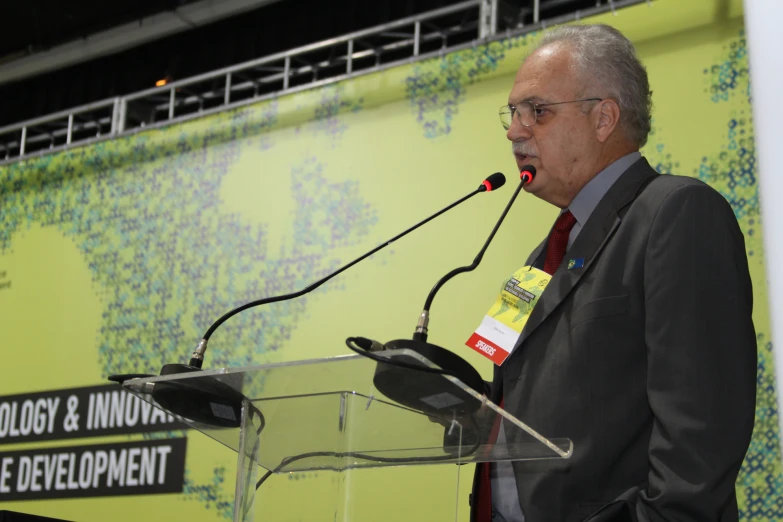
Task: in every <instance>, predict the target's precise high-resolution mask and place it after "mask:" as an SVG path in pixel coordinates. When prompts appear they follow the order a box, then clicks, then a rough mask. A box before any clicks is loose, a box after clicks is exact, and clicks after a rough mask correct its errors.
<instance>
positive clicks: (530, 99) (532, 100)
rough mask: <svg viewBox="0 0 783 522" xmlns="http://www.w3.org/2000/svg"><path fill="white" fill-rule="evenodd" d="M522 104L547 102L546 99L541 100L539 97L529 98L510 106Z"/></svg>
mask: <svg viewBox="0 0 783 522" xmlns="http://www.w3.org/2000/svg"><path fill="white" fill-rule="evenodd" d="M522 102H530V103H549V100H546V99H544V98H541V97H539V96H529V97H527V98H522V99H521V100H519V101H517V102H516V103H512V104H511V105H516V104H517V103H522Z"/></svg>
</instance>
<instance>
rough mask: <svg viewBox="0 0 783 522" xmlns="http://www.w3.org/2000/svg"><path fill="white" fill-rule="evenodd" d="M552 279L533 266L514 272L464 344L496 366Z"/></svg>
mask: <svg viewBox="0 0 783 522" xmlns="http://www.w3.org/2000/svg"><path fill="white" fill-rule="evenodd" d="M551 279H552V276H551V275H549V274H547V273H546V272H544V271H543V270H539V269H537V268H534V267H532V266H525V267H522V268H520V269H519V270H517V271H516V272H514V275H512V276H511V278H510V279H508V280H507V281H506V282H505V283H504V284H503V288H502V289H501V290H500V295H499V296H498V298H497V299H496V300H495V303H494V304H493V305H492V307H491V308H490V309H489V311H488V312H487V315H485V316H484V320H483V321H481V324H480V325H479V327H478V328H476V331H475V332H474V333H473V335H471V336H470V339H468V341H467V342H466V343H465V344H466V345H467V346H469V347H470V348H472V349H474V350H476V351H477V352H478V353H480V354H481V355H483V356H484V357H486V358H487V359H489V360H491V361H492V362H493V363H495V364H497V365H498V366H500V365H501V364H503V361H505V360H506V358H507V357H508V356H509V355H510V354H511V352H512V350H513V349H514V345H515V344H516V342H517V339H518V338H519V334H521V333H522V329H523V328H524V327H525V324H527V320H528V318H529V317H530V313H531V312H532V311H533V308H535V306H536V303H538V299H539V298H540V297H541V294H543V293H544V289H545V288H546V285H547V283H549V281H550V280H551Z"/></svg>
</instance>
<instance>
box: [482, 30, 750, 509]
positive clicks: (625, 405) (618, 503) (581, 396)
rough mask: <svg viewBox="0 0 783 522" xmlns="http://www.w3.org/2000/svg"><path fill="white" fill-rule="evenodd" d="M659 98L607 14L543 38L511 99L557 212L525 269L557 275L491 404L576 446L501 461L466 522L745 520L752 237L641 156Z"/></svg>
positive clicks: (511, 130) (511, 111) (521, 136)
mask: <svg viewBox="0 0 783 522" xmlns="http://www.w3.org/2000/svg"><path fill="white" fill-rule="evenodd" d="M650 109H651V100H650V92H649V84H648V80H647V73H646V71H645V69H644V67H643V66H642V64H641V63H640V62H639V61H638V59H637V58H636V55H635V52H634V49H633V46H632V44H631V43H630V42H629V41H628V40H627V39H626V38H625V37H624V36H622V35H621V34H620V33H619V32H618V31H616V30H615V29H612V28H610V27H607V26H580V27H564V28H559V29H557V30H555V31H553V32H551V33H549V34H548V35H545V36H544V37H543V40H542V42H541V44H540V46H539V47H538V48H537V50H536V51H535V52H533V53H532V55H530V56H529V57H528V58H527V59H526V60H525V62H524V63H523V65H522V67H521V68H520V69H519V72H518V74H517V75H516V78H515V80H514V85H513V88H512V89H511V93H510V95H509V99H508V106H507V107H504V108H503V109H501V119H502V121H503V123H504V126H506V128H507V130H508V134H507V137H508V139H509V140H510V141H511V142H512V148H513V152H514V155H515V157H516V161H517V164H518V165H519V167H520V168H521V167H522V166H523V165H527V164H531V165H533V166H535V167H536V169H537V176H536V178H535V179H534V180H533V182H532V183H530V184H529V185H528V186H527V188H526V190H527V191H528V192H530V193H532V194H533V195H535V196H537V197H539V198H541V199H543V200H545V201H547V202H549V203H551V204H553V205H555V206H557V207H559V208H560V209H562V211H561V214H560V217H559V218H558V220H557V222H556V223H555V225H554V227H553V229H552V232H551V233H550V235H549V237H548V238H547V240H545V241H544V242H542V243H541V245H540V246H539V247H538V248H536V249H535V250H534V251H533V253H532V254H531V255H530V257H529V258H528V261H527V263H526V264H527V265H531V266H534V267H536V268H538V269H541V270H544V271H547V272H550V273H552V274H553V277H552V280H551V281H550V282H549V284H548V286H547V288H546V290H545V291H544V293H543V295H542V296H541V298H540V300H539V302H538V304H537V305H536V306H535V308H534V309H533V311H532V312H531V314H530V317H529V319H528V321H527V323H526V325H525V327H524V329H523V330H522V333H521V335H520V336H519V339H518V340H517V342H516V345H515V346H514V349H513V351H512V353H511V355H510V356H509V357H508V359H506V361H505V362H504V363H503V364H502V365H501V366H500V367H496V368H495V374H494V380H493V383H492V391H491V399H492V400H493V401H495V402H497V403H500V402H501V401H503V405H504V408H505V409H506V410H507V411H508V412H509V413H511V414H512V415H514V416H516V417H517V418H519V419H520V420H522V421H523V422H526V423H527V424H528V425H529V426H531V427H532V428H533V429H535V430H536V431H538V432H539V433H541V434H542V435H544V436H546V437H552V438H554V437H567V438H570V439H571V440H572V441H573V443H574V450H573V455H572V456H571V458H570V459H563V460H546V461H527V462H525V461H523V462H514V463H513V464H505V465H502V464H499V465H492V466H491V473H488V474H486V476H487V477H491V479H487V480H483V481H482V480H477V481H476V484H475V490H474V493H473V495H472V503H471V506H472V520H474V521H479V522H485V521H489V520H495V521H496V522H497V521H501V520H505V522H521V521H523V520H524V521H527V522H548V521H557V522H560V521H564V522H571V521H574V522H575V521H581V520H590V521H596V522H597V521H609V520H612V521H615V520H618V521H625V520H628V521H631V520H633V521H645V522H646V521H651V522H659V521H671V522H674V521H677V522H685V521H721V522H728V521H736V520H737V519H738V513H737V499H736V494H735V489H734V483H735V480H736V477H737V473H738V471H739V467H740V465H741V463H742V460H743V457H744V455H745V451H746V450H747V447H748V444H749V442H750V436H751V432H752V429H753V420H754V410H755V382H756V338H755V332H754V327H753V322H752V319H751V308H752V292H751V282H750V277H749V274H748V267H747V259H746V255H745V248H744V240H743V237H742V233H741V232H740V230H739V227H738V225H737V222H736V219H735V217H734V214H733V212H732V209H731V208H730V206H729V205H728V203H727V202H726V201H725V200H724V199H723V198H722V197H721V196H720V195H719V194H718V193H717V192H716V191H714V190H713V189H711V188H710V187H708V186H707V185H705V184H703V183H701V182H699V181H697V180H695V179H691V178H687V177H679V176H659V175H657V174H656V172H655V171H654V170H653V169H652V168H651V167H650V166H649V164H648V163H647V161H646V160H645V159H644V158H642V157H641V154H640V153H639V148H640V147H641V146H643V145H644V144H645V142H646V140H647V135H648V133H649V131H650ZM500 436H501V437H504V438H509V439H512V440H513V438H514V434H513V431H512V430H508V431H506V430H501V435H500ZM478 468H479V469H481V466H479V467H478ZM481 476H482V473H481V472H480V473H478V474H477V477H481ZM489 486H491V495H488V494H487V490H486V489H485V488H487V487H489ZM482 498H483V499H489V498H491V501H492V502H491V506H488V505H486V504H487V502H486V501H484V502H482V501H481V499H482ZM490 508H491V510H490Z"/></svg>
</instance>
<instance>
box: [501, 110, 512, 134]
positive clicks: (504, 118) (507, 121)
mask: <svg viewBox="0 0 783 522" xmlns="http://www.w3.org/2000/svg"><path fill="white" fill-rule="evenodd" d="M498 114H499V115H500V124H501V125H503V128H504V129H506V130H508V128H509V127H511V107H509V106H508V105H504V106H503V107H501V108H500V111H498Z"/></svg>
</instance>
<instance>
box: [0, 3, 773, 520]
mask: <svg viewBox="0 0 783 522" xmlns="http://www.w3.org/2000/svg"><path fill="white" fill-rule="evenodd" d="M741 8H742V5H741V2H740V1H739V0H731V1H728V0H689V1H688V2H681V1H680V2H678V1H676V0H657V1H655V2H654V3H653V5H652V6H648V5H645V4H641V5H638V6H635V7H631V8H626V9H623V10H619V11H618V12H617V15H616V16H612V15H610V14H607V15H605V16H601V17H597V18H595V19H591V20H589V21H590V22H603V23H609V24H612V25H614V26H616V27H618V28H619V29H620V30H622V31H624V32H625V33H626V34H627V35H628V36H629V37H630V38H631V39H632V40H633V41H634V42H635V43H636V45H637V49H638V52H639V54H640V56H641V58H642V59H643V61H644V63H645V64H646V66H647V68H648V71H649V74H650V80H651V84H652V88H653V91H654V96H653V98H654V103H655V108H654V121H653V126H654V132H653V135H652V136H651V139H650V143H649V144H648V145H647V146H646V148H645V150H644V153H645V155H646V156H647V157H648V159H650V161H651V163H652V164H653V165H655V166H657V168H658V170H660V171H664V172H673V173H678V174H686V175H692V176H695V177H698V178H700V179H702V180H704V181H707V182H708V183H710V184H711V185H713V186H714V187H715V188H717V189H718V190H719V191H720V192H721V193H722V194H723V195H724V196H725V197H726V198H727V199H728V200H729V202H730V203H731V204H732V206H733V208H734V210H735V213H736V215H737V218H738V220H739V222H740V224H741V226H742V230H743V231H744V233H745V236H746V242H747V247H748V256H749V259H750V266H751V272H752V276H753V282H754V289H755V302H756V309H755V316H754V317H755V322H756V327H757V330H758V343H759V361H758V364H759V367H758V369H759V371H758V386H759V388H758V392H759V393H758V403H757V420H756V429H755V432H754V437H753V442H752V445H751V448H750V450H749V453H748V455H747V458H746V460H745V463H744V465H743V468H742V472H741V476H740V478H739V480H738V483H737V489H738V492H739V494H740V509H741V516H742V519H743V520H748V521H749V520H783V476H782V475H781V467H780V454H779V451H780V450H779V440H778V424H777V405H776V399H775V388H774V382H775V381H774V369H773V359H772V353H771V350H772V346H771V343H770V337H769V320H768V309H767V299H766V289H765V284H764V260H763V255H762V244H761V228H760V226H759V225H760V224H759V202H758V193H757V183H756V181H757V176H756V165H755V149H754V144H753V128H752V122H751V113H750V89H749V76H748V57H747V49H746V45H745V38H744V33H743V19H742V9H741ZM536 37H537V35H536V34H532V35H528V36H522V37H517V38H511V39H508V40H503V41H499V42H495V43H492V44H490V45H478V46H476V47H474V48H471V49H468V50H465V51H461V52H458V53H452V54H447V55H445V56H443V57H441V58H437V59H433V60H428V61H424V62H417V63H413V64H409V65H405V66H400V67H397V68H393V69H389V70H386V71H383V72H378V73H374V74H369V75H365V76H361V77H358V78H355V79H352V80H348V81H343V82H340V83H336V84H332V85H328V86H325V87H321V88H318V89H313V90H309V91H305V92H301V93H298V94H293V95H288V96H283V97H280V98H278V99H275V100H272V101H267V102H263V103H259V104H256V105H252V106H246V107H243V108H240V109H236V110H233V111H229V112H224V113H220V114H218V115H215V116H209V117H205V118H202V119H198V120H195V121H190V122H187V123H183V124H178V125H173V126H170V127H167V128H164V129H159V130H150V131H146V132H143V133H140V134H137V135H134V136H129V137H126V138H122V139H118V140H113V141H104V142H101V143H98V144H95V145H91V146H87V147H80V148H75V149H72V150H69V151H66V152H61V153H57V154H53V155H49V156H44V157H41V158H36V159H31V160H28V161H23V162H19V163H14V164H11V165H8V166H4V167H0V317H1V318H2V323H0V345H2V346H3V347H4V350H3V355H4V361H3V367H2V368H3V370H2V372H0V394H1V395H4V396H5V395H11V394H21V393H27V392H37V391H44V390H52V389H63V388H71V387H80V386H89V385H95V384H100V383H102V382H103V381H104V379H105V377H106V376H107V375H108V374H111V373H120V372H131V371H142V372H144V371H148V372H155V371H157V369H158V368H159V367H160V365H161V364H163V363H165V362H186V360H187V358H188V356H189V354H190V352H191V351H192V349H193V347H194V346H195V343H196V342H197V340H198V339H199V338H200V336H201V334H202V333H203V331H204V329H205V328H206V327H207V326H208V325H209V324H210V323H211V321H212V320H213V319H214V318H216V317H218V316H219V315H221V314H222V313H223V312H224V311H226V310H227V309H229V308H231V307H233V306H235V305H237V304H240V303H243V302H246V301H249V300H252V299H255V298H259V297H263V296H267V295H273V294H278V293H283V292H289V291H293V290H296V289H299V288H302V287H303V286H305V285H306V284H307V283H309V282H311V281H313V280H314V279H316V278H318V277H320V276H322V275H324V274H325V273H327V272H329V271H330V270H332V269H334V268H335V267H337V266H339V265H340V264H342V263H344V262H346V261H348V260H350V259H353V258H354V257H356V256H358V255H359V254H361V253H363V252H364V251H366V250H368V249H369V248H370V247H372V246H375V245H376V244H379V243H380V242H382V241H384V240H385V239H387V238H389V237H391V236H393V235H395V234H396V233H397V232H399V231H400V230H402V229H403V228H405V227H407V226H408V225H410V224H413V223H414V222H416V221H418V220H419V219H421V218H423V217H424V216H426V215H428V214H429V213H431V212H432V211H434V210H435V209H437V208H440V207H441V206H444V205H445V204H447V203H449V202H451V201H453V200H455V199H457V198H458V197H460V196H462V195H463V194H465V193H467V192H468V191H470V190H472V189H473V188H474V187H475V186H476V185H477V184H478V182H480V181H481V180H482V179H483V178H484V177H485V176H486V175H488V174H490V173H492V172H495V171H502V172H505V174H506V175H507V176H508V177H510V178H511V180H513V179H514V174H515V164H514V161H513V158H512V155H511V153H510V146H509V143H508V142H507V140H506V139H505V136H504V132H503V130H502V128H501V126H500V124H499V121H498V117H497V109H498V107H500V106H501V105H503V104H504V103H506V100H507V95H508V90H509V89H510V87H511V84H512V80H513V75H514V72H515V71H516V68H517V67H518V65H519V63H520V61H521V60H522V58H523V57H524V56H525V54H526V53H527V52H529V50H530V47H531V45H532V44H533V43H534V41H535V39H536ZM512 182H513V181H512ZM512 186H513V185H512ZM510 190H511V189H504V191H505V192H504V191H501V192H500V193H497V194H495V193H493V194H488V195H482V196H481V197H478V198H476V199H475V200H473V201H471V202H469V203H467V204H466V205H464V206H462V207H460V208H458V209H456V210H454V211H452V212H451V213H450V214H448V215H446V216H444V217H442V218H440V219H439V220H437V221H435V222H433V223H431V224H430V225H428V226H427V228H425V229H422V230H420V231H417V232H416V233H414V234H413V235H411V236H410V237H408V238H405V239H404V240H402V241H400V242H399V243H396V244H394V245H393V246H392V247H391V248H389V249H387V250H385V251H383V252H382V253H380V254H378V255H376V256H374V257H373V258H371V259H370V260H368V261H366V262H365V263H363V264H361V265H359V266H357V267H355V268H354V269H352V270H351V271H349V272H347V273H346V274H344V275H342V276H340V277H339V278H338V279H336V280H334V281H332V282H330V283H328V284H327V285H325V286H324V287H322V288H321V289H319V290H318V291H316V292H314V293H313V294H310V295H308V296H305V297H302V298H300V299H298V300H295V301H291V302H288V303H279V304H275V305H270V306H266V307H262V308H259V309H255V310H251V311H248V312H246V313H244V314H242V315H240V316H238V317H236V318H234V319H232V320H231V321H230V322H228V323H226V325H224V327H222V328H221V329H219V330H218V331H217V333H216V334H215V335H214V337H213V340H212V341H211V343H210V350H209V352H208V354H207V360H206V366H207V367H219V366H226V365H231V366H239V365H247V364H251V363H264V362H271V361H291V360H297V359H303V358H312V357H325V356H331V355H336V354H344V353H346V352H347V349H346V348H345V346H344V339H345V337H347V336H349V335H365V336H369V337H373V338H376V339H380V340H388V339H394V338H400V337H406V336H408V335H410V334H411V333H412V330H413V328H414V326H415V323H416V319H417V317H418V313H419V311H420V309H421V306H422V304H423V301H424V298H425V297H426V294H427V292H428V291H429V289H430V287H431V286H432V284H433V283H434V282H435V281H436V280H437V279H438V278H439V277H440V276H441V275H442V274H443V273H445V272H446V271H447V270H450V269H451V268H453V267H455V266H459V265H462V264H466V263H468V262H469V261H470V260H471V259H473V256H474V255H475V253H476V251H477V250H478V248H479V247H480V246H481V244H482V242H483V240H484V238H485V237H486V235H487V233H488V232H489V230H490V229H491V227H492V225H493V223H494V221H495V220H496V219H497V217H498V215H499V213H500V211H501V209H502V207H503V206H504V205H505V203H506V201H507V197H508V195H510ZM555 216H556V210H555V209H554V208H552V207H549V206H548V205H546V204H545V203H543V202H541V201H539V200H537V199H535V198H533V197H531V196H524V195H523V196H521V197H520V199H519V200H518V201H517V203H516V205H515V207H514V208H513V209H512V211H511V213H510V214H509V217H508V219H507V221H506V223H505V225H504V226H503V228H502V229H501V230H500V232H499V233H498V236H497V237H496V239H495V242H494V244H493V245H492V246H491V247H490V249H489V251H488V253H487V255H486V257H485V260H484V262H483V264H482V265H481V267H480V268H479V269H478V270H477V271H476V272H474V273H472V274H469V275H465V276H461V277H460V278H457V279H455V280H454V281H452V282H451V283H450V284H449V285H447V286H446V287H445V288H444V289H443V291H442V292H441V293H440V294H439V295H438V297H437V299H436V300H435V303H434V305H433V315H432V321H431V324H430V332H431V336H430V339H431V340H432V341H433V342H435V343H437V344H440V345H442V346H447V347H450V348H451V349H453V350H455V351H456V352H458V353H459V354H460V355H462V356H463V357H465V358H467V359H468V360H469V361H471V362H472V363H473V364H474V365H475V366H477V367H478V368H479V369H480V371H481V372H482V373H483V374H484V375H485V376H487V377H489V375H490V374H491V366H490V364H491V363H489V362H488V361H485V360H484V359H483V358H481V357H480V356H478V355H477V354H475V353H473V352H472V351H471V350H470V349H468V348H467V347H465V346H464V345H463V343H464V341H465V340H466V339H467V338H468V337H469V335H470V333H471V332H472V331H473V329H474V328H475V327H476V326H477V325H478V323H479V322H480V320H481V318H482V317H483V314H484V313H485V311H486V310H487V309H488V308H489V306H490V304H491V303H492V302H493V299H494V297H495V296H496V292H497V290H498V285H499V284H500V283H501V281H502V280H503V279H504V278H505V277H506V276H507V275H508V274H510V273H512V272H513V271H514V270H515V269H517V268H519V267H520V266H521V264H522V263H523V262H524V259H525V258H526V256H527V254H528V253H529V251H530V250H531V249H532V248H533V247H534V246H535V245H536V244H537V243H538V242H539V241H540V240H541V239H542V238H543V237H544V235H545V234H546V232H547V230H548V228H549V227H550V225H551V223H552V221H553V220H554V218H555ZM618 422H622V419H618ZM533 428H535V426H533ZM544 435H550V436H562V435H566V436H567V434H544ZM173 436H186V437H187V439H188V449H187V451H188V453H187V455H188V457H187V460H186V465H185V485H184V492H183V493H181V494H159V495H147V496H125V497H103V498H83V499H60V500H37V501H17V502H11V501H7V500H5V499H4V498H3V494H2V493H0V509H11V510H18V511H25V512H32V513H38V514H44V515H49V516H57V517H62V518H67V519H71V520H79V521H99V520H106V519H107V517H108V516H109V514H111V518H112V520H117V521H120V522H121V521H125V520H127V521H131V520H137V518H138V516H139V515H138V513H139V512H140V511H141V510H144V512H145V513H148V516H146V518H147V519H148V520H151V521H152V520H172V519H185V518H186V517H187V519H189V520H192V521H194V522H195V521H204V522H207V521H213V520H229V519H230V517H231V499H232V497H233V477H232V476H231V469H232V467H233V465H234V456H233V455H232V454H231V453H230V452H229V451H228V450H225V449H223V448H221V447H219V446H217V445H216V444H214V443H212V442H211V441H210V440H208V439H206V438H205V437H203V436H201V435H200V434H198V433H194V432H162V433H153V434H147V435H143V434H137V435H113V436H109V437H103V438H100V439H95V438H89V439H80V440H75V441H74V440H69V441H67V442H66V441H58V440H55V441H47V442H44V441H32V442H27V443H17V444H5V445H0V452H4V451H11V450H19V449H25V448H39V447H57V446H58V445H60V446H63V445H73V444H84V445H89V444H94V443H96V442H101V443H103V442H107V441H108V442H120V441H127V440H140V439H143V438H146V439H155V438H165V437H173ZM1 442H2V441H0V443H1ZM471 471H472V470H471V467H470V466H466V467H463V469H462V478H461V481H460V488H461V490H462V495H461V498H462V504H461V516H460V519H461V520H467V509H466V508H467V492H468V489H469V486H470V478H471V475H472V473H471ZM360 473H361V474H360V475H356V476H357V477H360V478H361V480H354V481H353V482H352V484H353V485H354V486H355V490H354V491H355V493H356V496H355V497H354V498H356V499H358V500H357V502H359V503H360V504H366V506H367V509H369V507H370V506H372V505H373V504H374V503H376V502H379V503H381V504H383V503H384V502H385V505H386V507H385V508H384V509H383V510H381V511H376V512H375V514H374V515H373V517H372V519H373V520H378V521H381V520H398V519H399V518H400V517H401V516H402V515H401V514H402V513H403V512H407V513H418V514H419V516H418V517H417V518H418V519H432V520H435V519H436V518H434V517H435V516H436V514H437V512H438V511H439V510H440V509H444V506H449V507H450V506H451V504H450V503H444V502H445V501H444V502H440V501H436V502H432V503H430V502H429V501H430V500H432V499H433V498H436V497H437V498H440V496H443V495H445V494H447V493H448V490H449V488H451V487H453V486H454V481H455V480H456V475H455V474H456V471H455V469H454V467H453V466H442V467H433V468H397V469H392V470H384V471H373V470H371V471H362V472H360ZM334 481H335V477H334V476H332V475H331V474H329V473H323V474H314V473H309V474H307V473H303V474H292V475H286V476H278V477H273V478H272V479H270V480H269V481H267V483H266V484H265V485H264V486H263V488H262V490H261V491H260V495H259V499H260V501H261V502H260V503H261V506H260V507H258V510H257V514H258V519H265V518H264V517H268V519H271V520H296V519H298V518H297V517H295V516H294V515H293V513H294V511H295V510H293V509H292V508H291V504H292V503H294V504H295V505H296V508H297V509H302V510H304V511H303V513H304V514H303V515H301V520H310V519H312V518H311V517H312V516H313V515H312V513H315V512H317V510H318V509H320V508H322V507H323V506H325V505H330V503H331V499H330V495H331V494H332V493H333V492H334V484H335V482H334ZM422 491H427V492H429V493H427V494H426V495H424V496H421V495H420V493H421V492H422ZM394 495H398V497H397V498H407V499H410V500H406V501H404V502H397V501H394V500H392V499H393V498H394ZM403 495H407V496H406V497H401V496H403ZM449 502H450V501H449ZM307 510H309V511H307ZM308 513H309V514H308Z"/></svg>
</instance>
